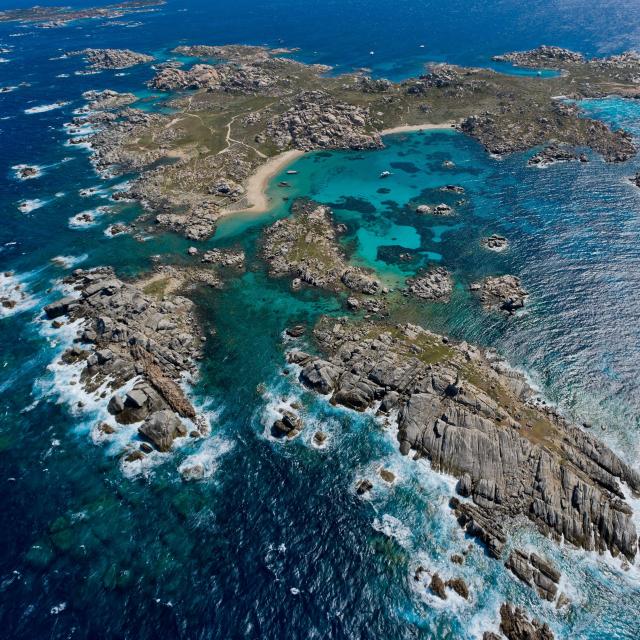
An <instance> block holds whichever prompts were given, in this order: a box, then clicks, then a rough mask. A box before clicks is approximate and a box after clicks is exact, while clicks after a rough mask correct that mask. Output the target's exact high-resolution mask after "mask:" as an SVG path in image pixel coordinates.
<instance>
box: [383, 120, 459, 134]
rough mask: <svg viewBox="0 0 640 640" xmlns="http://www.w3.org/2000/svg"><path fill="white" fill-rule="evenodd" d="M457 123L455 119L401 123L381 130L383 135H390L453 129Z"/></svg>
mask: <svg viewBox="0 0 640 640" xmlns="http://www.w3.org/2000/svg"><path fill="white" fill-rule="evenodd" d="M455 124H457V123H456V121H455V120H448V121H447V122H441V123H440V124H401V125H399V126H397V127H391V128H389V129H383V130H382V131H381V132H380V135H381V136H388V135H391V134H393V133H409V132H410V131H434V130H438V129H451V127H453V126H454V125H455Z"/></svg>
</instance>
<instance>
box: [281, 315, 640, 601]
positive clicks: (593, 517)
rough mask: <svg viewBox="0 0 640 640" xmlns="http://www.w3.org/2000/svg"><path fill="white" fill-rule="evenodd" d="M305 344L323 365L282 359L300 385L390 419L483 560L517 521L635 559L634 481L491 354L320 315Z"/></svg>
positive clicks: (413, 332) (297, 357)
mask: <svg viewBox="0 0 640 640" xmlns="http://www.w3.org/2000/svg"><path fill="white" fill-rule="evenodd" d="M314 336H315V338H316V340H317V343H318V346H319V347H320V349H321V351H322V352H323V354H324V355H323V356H315V355H311V354H309V353H306V352H303V351H300V350H297V349H294V350H292V351H290V352H289V354H288V360H289V362H291V363H293V364H296V365H299V366H300V367H301V372H300V381H301V382H302V383H303V384H304V385H305V386H307V387H309V388H310V389H312V390H314V391H316V392H317V393H320V394H323V395H326V396H328V398H329V399H330V401H331V402H332V403H335V404H339V405H343V406H345V407H348V408H350V409H353V410H357V411H364V410H367V409H375V410H376V411H377V412H378V413H380V414H383V415H385V414H386V415H389V416H392V418H393V422H394V424H395V428H396V429H397V438H398V443H399V448H400V452H401V453H402V454H404V455H411V456H412V457H413V458H414V459H418V458H421V457H425V458H427V459H428V460H429V461H430V463H431V467H432V469H433V470H434V471H438V472H441V473H447V474H449V475H453V476H455V477H456V478H458V484H457V493H458V497H452V499H451V508H452V512H453V513H454V514H455V517H456V518H457V519H458V521H459V523H460V525H461V526H462V527H463V528H464V529H465V530H466V531H467V532H468V533H469V534H470V535H471V536H473V537H476V538H477V539H479V540H480V541H481V542H482V543H483V544H484V545H485V547H486V549H487V550H488V552H489V553H490V554H491V555H493V556H494V557H500V556H501V555H502V553H503V549H504V547H505V545H506V544H507V540H508V535H509V534H508V532H509V527H510V526H511V525H512V524H514V523H516V522H517V521H518V519H521V518H526V519H528V520H529V521H531V522H532V523H533V525H534V526H535V527H536V528H537V529H538V530H539V531H540V532H542V533H543V534H545V535H549V536H551V537H552V538H553V539H555V540H558V541H559V540H561V539H562V540H564V541H565V542H567V543H570V544H572V545H574V546H576V547H579V548H583V549H587V550H596V551H598V552H600V553H602V552H605V551H609V552H610V553H611V554H612V555H613V556H622V557H623V558H626V559H627V560H629V561H632V560H633V559H634V558H635V556H636V554H637V551H638V533H637V531H636V529H635V525H634V523H633V518H632V510H631V507H630V506H629V504H628V503H627V501H626V500H625V494H624V491H623V487H626V488H627V490H629V491H630V492H632V493H633V494H634V495H639V494H640V475H638V473H637V472H636V471H634V470H633V469H631V468H630V467H629V466H628V465H627V464H626V463H624V462H623V461H622V460H621V459H620V458H618V457H617V456H616V455H615V454H614V453H613V452H612V451H611V450H610V449H608V448H607V447H606V446H605V445H604V444H602V443H601V442H599V441H598V440H597V439H596V438H594V437H593V436H591V435H589V434H588V433H586V432H585V431H583V430H581V429H579V428H578V427H575V426H573V425H572V424H570V423H568V422H567V421H566V420H564V419H563V418H562V417H561V416H559V415H558V414H557V413H556V412H555V411H554V410H553V409H550V408H548V407H545V406H540V405H538V404H537V403H535V402H533V401H532V398H533V397H534V394H533V391H532V390H531V389H530V387H529V386H528V384H527V383H526V381H525V379H524V377H523V376H522V375H521V374H518V373H516V372H514V371H512V370H510V369H509V368H508V367H506V366H505V365H504V364H503V363H501V362H500V361H499V360H498V359H497V358H496V357H495V356H494V355H493V354H491V353H490V352H485V351H483V350H481V349H478V348H475V347H472V346H470V345H468V344H466V343H460V344H453V343H452V342H451V341H449V340H445V339H443V338H442V337H441V336H438V335H436V334H434V333H432V332H430V331H427V330H425V329H423V328H421V327H418V326H416V325H410V324H404V325H402V324H401V325H389V324H378V323H373V322H358V323H356V322H351V321H347V320H344V319H343V320H340V319H338V320H336V319H329V318H325V319H324V320H322V321H321V322H320V323H319V324H318V326H317V327H316V329H315V331H314ZM516 526H517V525H516ZM527 562H532V563H535V564H534V565H533V566H534V567H535V568H536V569H537V570H538V571H541V572H542V573H543V574H544V575H547V574H548V573H549V572H550V571H549V570H547V569H544V568H541V567H542V566H543V565H542V564H541V563H540V562H538V561H537V560H535V559H531V558H529V559H528V560H527ZM512 564H515V563H512ZM531 572H532V576H533V569H532V570H531ZM545 572H546V573H545ZM522 573H525V572H524V570H523V571H522ZM526 575H527V576H528V573H526ZM532 580H535V578H533V577H532ZM539 582H541V580H539ZM536 584H537V583H536ZM547 590H548V591H549V592H550V591H551V588H550V587H549V588H547Z"/></svg>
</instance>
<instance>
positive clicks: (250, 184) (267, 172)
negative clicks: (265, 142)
mask: <svg viewBox="0 0 640 640" xmlns="http://www.w3.org/2000/svg"><path fill="white" fill-rule="evenodd" d="M302 155H304V151H300V150H298V149H292V150H290V151H284V152H283V153H279V154H278V155H277V156H273V158H269V159H268V160H267V161H266V162H265V163H264V164H263V165H260V166H259V167H258V169H257V171H256V172H255V173H253V174H251V176H249V179H248V180H247V184H246V197H245V202H246V204H245V206H244V207H243V208H242V209H237V210H232V209H229V210H228V211H227V212H228V213H238V212H241V211H250V212H251V213H264V212H265V211H268V209H269V204H270V203H269V198H268V197H267V187H268V186H269V180H271V178H273V177H274V176H275V175H276V174H277V173H279V172H280V171H282V170H283V169H284V168H285V167H286V166H287V165H289V164H291V163H292V162H293V161H294V160H297V159H298V158H299V157H300V156H302Z"/></svg>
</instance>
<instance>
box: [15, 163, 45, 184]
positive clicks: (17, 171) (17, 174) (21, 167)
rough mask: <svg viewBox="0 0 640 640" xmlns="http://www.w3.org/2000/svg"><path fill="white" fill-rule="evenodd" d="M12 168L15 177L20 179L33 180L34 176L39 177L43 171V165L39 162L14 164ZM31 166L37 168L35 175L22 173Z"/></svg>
mask: <svg viewBox="0 0 640 640" xmlns="http://www.w3.org/2000/svg"><path fill="white" fill-rule="evenodd" d="M11 168H12V169H13V172H14V174H15V177H16V178H17V179H18V180H32V179H33V178H39V177H40V176H41V175H42V173H43V167H41V166H40V165H37V164H14V165H13V166H12V167H11ZM29 168H31V169H34V170H35V173H34V174H33V175H29V176H23V175H21V172H22V171H23V170H24V169H29Z"/></svg>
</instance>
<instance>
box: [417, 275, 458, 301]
mask: <svg viewBox="0 0 640 640" xmlns="http://www.w3.org/2000/svg"><path fill="white" fill-rule="evenodd" d="M406 291H407V292H408V293H409V294H411V295H412V296H415V297H416V298H422V299H423V300H432V301H435V302H447V301H448V300H449V298H450V297H451V292H452V291H453V283H452V281H451V276H450V275H449V272H448V271H447V270H446V269H445V268H444V267H435V268H432V269H429V271H427V272H426V273H424V274H422V275H419V276H417V277H415V278H410V279H408V280H407V289H406Z"/></svg>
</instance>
